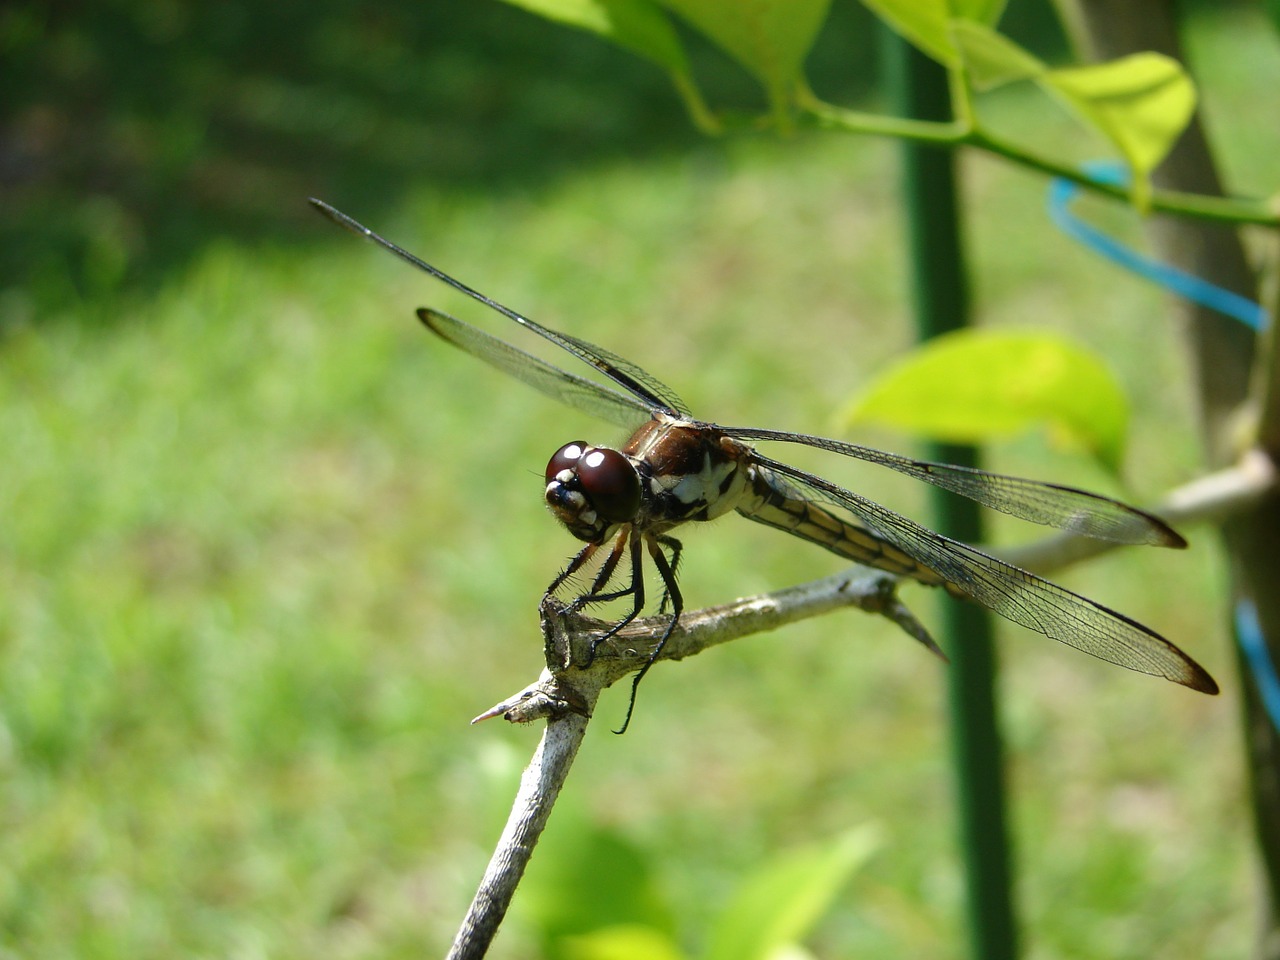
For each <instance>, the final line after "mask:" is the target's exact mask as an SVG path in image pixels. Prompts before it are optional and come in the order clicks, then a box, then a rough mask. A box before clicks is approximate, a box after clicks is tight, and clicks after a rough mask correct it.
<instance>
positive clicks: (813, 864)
mask: <svg viewBox="0 0 1280 960" xmlns="http://www.w3.org/2000/svg"><path fill="white" fill-rule="evenodd" d="M879 845H880V831H879V830H878V829H876V828H875V827H873V826H866V825H864V826H862V827H858V828H856V829H854V830H850V831H849V832H847V833H845V834H843V835H842V836H840V837H837V838H836V839H835V840H834V841H831V842H828V843H824V844H822V845H821V846H820V847H813V848H811V849H806V850H803V851H800V852H798V853H791V854H789V855H786V856H783V857H779V858H776V859H773V860H771V861H770V862H768V863H766V864H765V865H764V866H763V867H762V868H760V869H759V870H758V871H756V872H755V873H753V874H752V875H751V876H750V877H749V878H748V879H747V881H746V882H745V883H744V884H743V885H742V888H741V889H740V890H739V891H738V893H737V895H736V896H735V897H734V898H733V901H732V902H731V903H730V904H729V906H728V907H727V908H726V909H725V911H724V913H722V914H721V915H720V917H719V918H717V920H716V923H715V926H714V928H713V929H712V931H711V944H710V949H709V950H708V951H707V960H769V958H773V957H777V956H785V955H787V953H786V952H785V951H788V950H790V953H791V954H792V955H794V954H795V952H796V951H795V950H792V949H790V948H791V945H793V944H796V943H798V942H799V941H800V940H801V939H802V938H803V937H805V936H806V935H807V934H808V933H809V931H810V930H811V929H812V927H813V925H814V924H815V923H816V922H817V921H818V919H819V918H820V917H821V916H822V915H823V914H824V913H826V912H827V910H828V909H829V908H830V906H831V901H832V900H833V899H835V896H836V894H837V893H839V892H840V888H841V887H842V886H843V885H844V884H845V882H846V881H847V880H848V879H849V877H850V876H851V875H852V874H853V872H854V871H855V870H857V869H858V868H859V867H861V866H862V865H863V864H864V863H866V862H867V860H868V859H870V857H871V854H873V853H874V852H875V850H876V848H877V847H879Z"/></svg>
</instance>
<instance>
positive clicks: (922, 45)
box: [862, 0, 960, 67]
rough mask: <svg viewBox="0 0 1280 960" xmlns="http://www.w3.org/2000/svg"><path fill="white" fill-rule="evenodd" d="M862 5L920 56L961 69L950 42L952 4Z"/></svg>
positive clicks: (933, 0) (891, 0)
mask: <svg viewBox="0 0 1280 960" xmlns="http://www.w3.org/2000/svg"><path fill="white" fill-rule="evenodd" d="M862 2H863V4H864V5H865V6H867V7H869V8H870V9H871V11H872V12H873V13H874V14H875V15H876V16H878V17H879V18H880V19H881V20H883V21H884V22H885V23H887V24H888V25H889V26H890V27H892V28H893V29H894V30H895V31H896V32H897V33H900V34H902V36H904V37H906V38H907V40H908V41H910V42H911V44H912V46H914V47H916V48H918V49H919V50H920V51H921V52H922V53H924V54H926V55H927V56H930V57H932V58H933V59H934V60H937V61H938V62H939V63H941V64H944V65H946V66H948V67H958V66H960V56H959V54H958V53H957V51H956V48H955V44H953V43H952V42H951V4H950V3H948V0H862Z"/></svg>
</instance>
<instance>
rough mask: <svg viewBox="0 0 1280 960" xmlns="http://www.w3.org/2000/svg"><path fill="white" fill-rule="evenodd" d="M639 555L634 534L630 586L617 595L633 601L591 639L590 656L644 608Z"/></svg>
mask: <svg viewBox="0 0 1280 960" xmlns="http://www.w3.org/2000/svg"><path fill="white" fill-rule="evenodd" d="M641 557H642V554H641V553H640V537H639V536H634V537H632V538H631V588H630V589H629V590H625V591H622V592H621V593H619V594H618V596H626V595H627V594H628V593H630V594H631V595H632V596H633V597H634V598H635V602H634V603H633V604H632V605H631V612H630V613H628V614H627V615H626V616H625V617H623V618H622V619H621V620H619V621H618V622H617V623H615V624H614V625H613V626H612V627H610V628H609V629H608V630H606V631H605V632H604V633H602V634H600V636H598V637H596V638H595V639H594V640H592V641H591V656H592V658H594V657H595V655H596V649H597V648H598V647H599V646H600V644H602V643H604V642H605V641H606V640H608V639H609V638H610V637H612V636H614V635H615V634H616V633H617V632H618V631H619V630H621V629H622V628H623V627H625V626H626V625H627V624H628V623H630V622H631V621H632V620H634V619H635V618H636V617H638V616H640V611H641V610H643V609H644V568H643V566H642V565H641ZM662 562H663V563H664V564H665V563H666V562H667V561H666V558H663V561H662ZM594 599H596V598H593V600H594Z"/></svg>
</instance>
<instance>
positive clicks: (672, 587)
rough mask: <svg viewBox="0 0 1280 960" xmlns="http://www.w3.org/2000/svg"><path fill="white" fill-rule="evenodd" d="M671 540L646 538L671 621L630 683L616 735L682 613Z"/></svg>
mask: <svg viewBox="0 0 1280 960" xmlns="http://www.w3.org/2000/svg"><path fill="white" fill-rule="evenodd" d="M668 540H671V538H670V537H647V538H646V541H647V542H646V546H647V547H648V549H649V556H650V557H652V558H653V565H654V566H655V567H657V568H658V575H659V576H660V577H661V578H662V585H663V587H664V588H665V589H666V595H667V596H668V597H670V598H671V619H670V620H668V621H667V627H666V629H665V630H663V631H662V636H661V637H659V638H658V642H657V643H656V644H654V647H653V652H651V653H650V654H649V659H648V660H646V661H645V663H644V666H643V667H641V668H640V669H639V670H637V671H636V675H635V678H634V679H633V680H632V681H631V700H630V702H629V703H628V704H627V715H626V716H625V717H624V718H623V719H622V726H621V727H619V728H618V729H617V730H615V731H613V732H614V733H617V734H622V733H626V732H627V727H629V726H630V725H631V714H632V713H634V712H635V709H636V692H637V691H638V690H639V689H640V681H641V680H643V679H644V675H645V674H646V673H648V672H649V668H650V667H652V666H653V665H654V664H655V663H657V661H658V656H659V655H660V654H661V653H662V648H663V647H665V646H666V645H667V640H668V639H669V638H670V637H671V632H672V631H673V630H675V628H676V624H677V623H679V622H680V614H681V613H682V612H683V611H684V597H682V596H681V595H680V587H679V586H677V585H676V562H677V561H678V560H679V559H680V549H679V547H680V543H679V541H673V542H674V543H675V546H674V547H671V545H670V544H668V543H666V542H665V541H668ZM663 546H667V547H668V548H670V549H671V550H672V554H673V558H672V560H671V561H668V560H667V557H666V554H664V553H663V552H662V547H663Z"/></svg>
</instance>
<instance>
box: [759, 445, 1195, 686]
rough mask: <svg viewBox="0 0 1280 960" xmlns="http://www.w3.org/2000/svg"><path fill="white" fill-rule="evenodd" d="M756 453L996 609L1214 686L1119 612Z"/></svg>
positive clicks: (1114, 658) (766, 469)
mask: <svg viewBox="0 0 1280 960" xmlns="http://www.w3.org/2000/svg"><path fill="white" fill-rule="evenodd" d="M753 459H754V461H755V463H756V465H757V469H759V470H761V471H762V472H763V473H765V474H766V475H767V476H769V479H770V480H771V481H773V482H779V483H783V484H785V485H789V486H790V487H791V488H792V489H795V490H799V491H801V492H802V493H804V494H807V495H808V496H811V497H813V498H814V499H816V500H819V501H822V502H825V503H829V504H833V505H834V506H836V507H839V508H841V509H843V510H847V511H848V512H849V513H850V514H852V515H853V516H854V517H856V518H857V519H858V520H860V521H861V522H863V523H865V524H867V525H868V526H869V527H871V528H872V529H873V530H874V531H875V532H876V533H877V534H878V535H879V536H881V537H883V538H884V539H885V540H886V541H887V542H889V543H891V544H893V545H894V546H896V547H897V548H898V549H899V550H901V551H902V552H903V553H905V554H907V555H908V556H910V557H911V558H912V559H914V560H915V561H916V562H918V563H921V564H923V565H924V566H926V567H928V568H929V569H931V570H933V571H935V572H936V573H937V574H938V576H940V577H942V579H944V580H945V581H946V582H947V583H948V584H950V585H952V586H953V587H954V588H955V589H956V590H957V591H958V592H960V593H961V594H963V595H964V596H966V597H969V598H970V599H972V600H974V601H976V602H977V603H980V604H982V605H983V606H984V607H986V608H988V609H989V610H991V611H993V612H994V613H998V614H999V615H1000V616H1002V617H1005V618H1006V619H1008V620H1012V621H1013V622H1014V623H1017V624H1021V625H1022V626H1024V627H1026V628H1028V629H1029V630H1034V631H1036V632H1037V633H1041V634H1043V635H1044V636H1046V637H1050V638H1051V639H1054V640H1058V641H1061V642H1062V643H1065V644H1067V645H1068V646H1072V647H1075V648H1076V649H1077V650H1083V651H1084V652H1085V653H1088V654H1090V655H1092V656H1095V657H1097V658H1099V659H1100V660H1106V661H1107V662H1108V663H1114V664H1116V665H1118V666H1121V667H1127V668H1129V669H1130V670H1136V671H1138V672H1139V673H1147V674H1151V675H1152V676H1158V677H1165V678H1166V679H1169V680H1172V681H1173V682H1174V683H1180V684H1182V685H1183V686H1187V687H1190V688H1192V689H1193V690H1199V691H1201V692H1203V693H1217V692H1218V685H1217V684H1216V683H1215V682H1214V680H1213V678H1212V677H1211V676H1209V674H1208V673H1206V672H1205V670H1204V668H1202V667H1201V666H1200V665H1199V664H1198V663H1196V662H1195V661H1194V660H1192V659H1191V658H1190V657H1188V656H1187V655H1186V654H1185V653H1183V652H1182V651H1181V650H1179V649H1178V648H1177V647H1175V646H1174V645H1173V644H1171V643H1170V642H1169V641H1168V640H1166V639H1164V637H1162V636H1160V635H1159V634H1158V633H1155V632H1154V631H1152V630H1149V629H1148V628H1147V627H1144V626H1143V625H1142V624H1140V623H1138V622H1136V621H1134V620H1130V619H1129V618H1128V617H1126V616H1124V615H1123V614H1120V613H1117V612H1116V611H1114V610H1110V609H1108V608H1107V607H1104V606H1102V605H1101V604H1098V603H1095V602H1094V601H1092V600H1089V599H1088V598H1086V597H1082V596H1079V595H1078V594H1075V593H1072V592H1071V591H1070V590H1066V589H1064V588H1063V587H1060V586H1058V585H1057V584H1054V583H1050V582H1049V581H1048V580H1042V579H1041V578H1040V577H1037V576H1036V575H1035V574H1033V573H1029V572H1028V571H1026V570H1022V569H1020V568H1018V567H1015V566H1013V565H1012V564H1009V563H1005V562H1004V561H1003V560H997V559H996V558H995V557H991V556H988V555H987V554H985V553H983V552H982V551H980V550H976V549H974V548H973V547H971V546H968V545H967V544H964V543H960V542H958V541H955V540H951V539H949V538H947V537H944V536H943V535H942V534H940V533H935V532H934V531H932V530H929V529H927V528H926V527H923V526H921V525H920V524H918V523H915V522H914V521H912V520H908V519H907V518H906V517H903V516H900V515H899V514H896V513H894V512H893V511H892V510H889V509H887V508H885V507H882V506H880V504H878V503H875V502H873V501H871V500H868V499H866V498H865V497H861V496H859V495H858V494H856V493H853V492H852V491H850V490H845V489H843V488H842V487H838V486H836V485H835V484H833V483H830V482H828V481H826V480H823V479H822V478H820V477H815V476H813V475H811V474H808V473H806V472H804V471H803V470H799V469H797V468H795V467H791V466H788V465H787V464H785V463H779V462H778V461H776V460H770V459H769V458H768V457H763V456H760V455H759V454H756V455H755V456H754V458H753ZM782 477H785V478H786V480H782V479H781V478H782Z"/></svg>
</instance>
